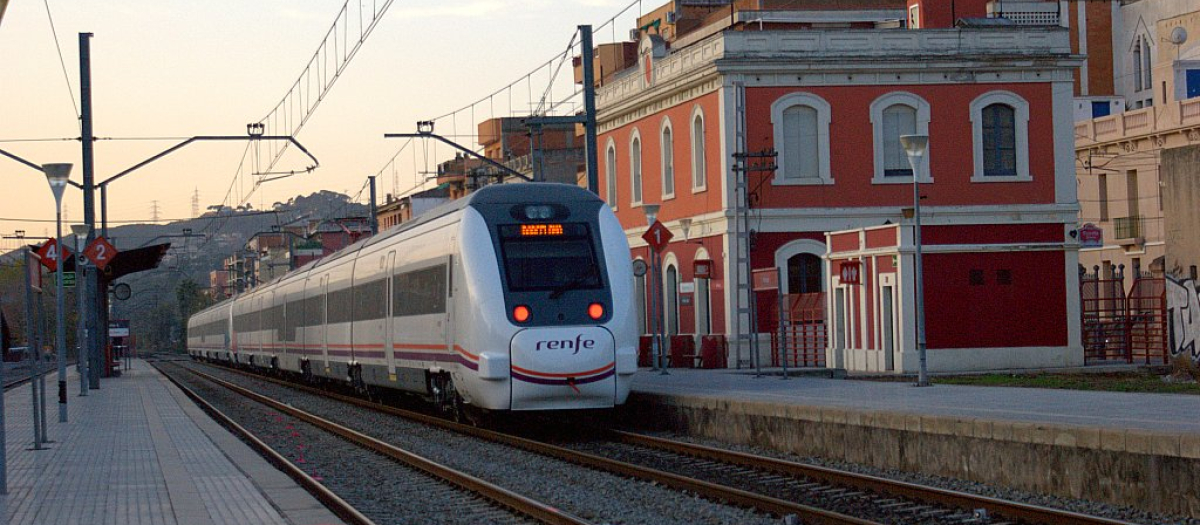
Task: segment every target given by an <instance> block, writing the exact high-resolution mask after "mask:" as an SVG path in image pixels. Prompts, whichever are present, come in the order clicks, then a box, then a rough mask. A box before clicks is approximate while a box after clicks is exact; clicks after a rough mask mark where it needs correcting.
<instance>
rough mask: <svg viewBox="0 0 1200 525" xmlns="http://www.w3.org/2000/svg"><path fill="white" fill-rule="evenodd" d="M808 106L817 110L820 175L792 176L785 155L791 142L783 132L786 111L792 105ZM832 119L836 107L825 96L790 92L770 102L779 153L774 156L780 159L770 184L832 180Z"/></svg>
mask: <svg viewBox="0 0 1200 525" xmlns="http://www.w3.org/2000/svg"><path fill="white" fill-rule="evenodd" d="M794 106H807V107H809V108H812V109H813V110H815V111H816V112H817V156H818V159H817V176H816V177H801V178H796V179H789V178H787V177H786V176H785V174H786V173H787V165H786V163H785V162H784V159H786V158H787V155H786V154H785V149H786V148H788V145H787V144H786V143H784V142H783V141H782V138H783V136H784V130H783V112H784V111H785V110H787V109H788V108H790V107H794ZM832 121H833V109H832V107H831V106H830V105H829V103H828V102H826V101H825V99H823V98H821V97H819V96H817V95H814V94H812V93H789V94H787V95H784V96H782V97H779V99H778V100H776V101H775V102H773V103H772V104H771V125H772V133H774V136H775V151H777V152H779V155H778V156H777V157H775V159H776V161H777V162H778V167H777V168H776V169H775V177H774V178H773V179H772V180H771V184H772V185H775V186H812V185H821V184H833V174H832V172H831V171H830V168H829V126H830V124H831V123H832Z"/></svg>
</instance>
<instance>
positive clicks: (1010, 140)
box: [983, 104, 1017, 177]
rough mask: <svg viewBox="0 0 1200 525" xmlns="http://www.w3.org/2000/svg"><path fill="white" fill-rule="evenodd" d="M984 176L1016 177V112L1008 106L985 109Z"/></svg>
mask: <svg viewBox="0 0 1200 525" xmlns="http://www.w3.org/2000/svg"><path fill="white" fill-rule="evenodd" d="M983 174H984V175H986V176H989V177H991V176H997V175H999V176H1010V177H1011V176H1016V174H1017V141H1016V111H1015V110H1014V109H1013V108H1012V106H1009V105H1007V104H992V105H989V106H987V107H985V108H983Z"/></svg>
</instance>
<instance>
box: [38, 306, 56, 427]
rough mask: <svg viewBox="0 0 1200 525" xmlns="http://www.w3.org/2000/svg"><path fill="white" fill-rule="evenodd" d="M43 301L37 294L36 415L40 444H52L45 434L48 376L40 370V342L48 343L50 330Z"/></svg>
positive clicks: (41, 345)
mask: <svg viewBox="0 0 1200 525" xmlns="http://www.w3.org/2000/svg"><path fill="white" fill-rule="evenodd" d="M45 299H46V296H45V294H44V293H38V294H37V300H38V304H37V312H38V314H37V315H38V331H37V333H38V339H37V340H38V353H37V360H38V366H37V369H38V376H37V382H38V414H39V416H38V421H39V422H40V423H41V426H42V443H53V441H50V434H49V433H47V432H46V376H47V375H49V374H43V373H41V370H42V365H41V362H42V347H43V346H44V345H43V344H42V341H49V339H50V336H49V335H48V334H49V333H50V329H49V328H48V327H47V326H46V322H47V318H48V317H50V316H48V315H46V300H45Z"/></svg>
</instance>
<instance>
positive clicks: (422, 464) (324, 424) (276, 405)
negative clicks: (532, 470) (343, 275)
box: [185, 368, 591, 525]
mask: <svg viewBox="0 0 1200 525" xmlns="http://www.w3.org/2000/svg"><path fill="white" fill-rule="evenodd" d="M185 370H187V371H188V372H191V373H192V374H195V375H196V376H198V377H201V378H204V379H205V380H208V381H210V382H212V383H214V384H217V385H220V386H223V387H225V388H228V389H229V390H231V391H233V392H236V393H238V394H240V395H242V396H245V397H247V398H249V399H252V400H254V401H257V402H259V403H262V404H264V405H267V406H269V407H271V408H272V409H275V410H278V411H280V412H283V413H286V414H288V415H291V416H292V417H295V418H297V419H300V420H302V421H305V422H307V423H309V424H312V425H314V426H317V427H319V428H321V429H324V430H326V431H328V432H330V433H332V434H334V435H337V436H338V437H341V438H343V439H346V440H348V441H351V442H353V443H355V444H357V445H359V446H361V447H363V448H366V449H369V450H372V451H375V452H378V453H380V454H383V455H384V456H387V457H390V458H392V459H395V460H397V461H400V462H403V463H405V464H407V465H409V466H411V467H413V468H416V469H418V470H421V471H424V472H426V473H429V474H431V475H433V476H435V477H437V478H439V479H442V480H445V481H448V482H450V483H452V484H454V485H457V486H459V487H462V488H464V489H466V490H468V491H470V492H473V493H476V494H479V495H480V496H482V497H484V498H486V499H488V500H491V501H493V502H495V503H497V504H499V505H502V506H504V507H508V508H509V509H512V510H514V511H516V512H518V513H521V514H524V515H526V516H530V517H532V518H534V519H536V520H538V521H541V522H543V523H547V524H551V525H591V522H589V521H586V520H584V519H582V518H579V517H577V516H573V515H571V514H569V513H567V512H565V511H562V510H560V509H557V508H555V507H553V506H550V505H547V504H544V503H542V502H539V501H536V500H533V499H531V498H527V497H525V496H522V495H520V494H517V493H515V492H512V491H510V490H508V489H505V488H503V487H500V486H499V485H495V484H493V483H490V482H488V481H484V480H482V479H480V478H477V477H475V476H472V475H470V474H466V473H464V472H461V471H458V470H455V469H452V468H450V467H447V466H445V465H442V464H439V463H436V462H433V461H430V460H428V459H425V458H423V457H421V456H418V455H416V454H413V453H411V452H408V451H406V450H403V449H401V448H399V447H396V446H394V445H391V444H389V443H385V442H383V441H380V440H378V439H375V438H373V437H370V436H368V435H366V434H363V433H361V432H358V431H356V430H354V429H351V428H347V427H344V426H342V425H339V424H337V423H334V422H332V421H329V420H328V419H325V418H322V417H320V416H317V415H314V414H310V413H308V412H305V411H303V410H300V409H298V408H295V407H292V406H291V405H287V404H284V403H280V402H279V401H276V400H274V399H271V398H269V397H267V396H264V395H262V394H259V393H256V392H253V391H251V390H248V389H246V388H242V387H240V386H237V385H234V384H232V383H229V382H228V381H224V380H222V379H219V378H216V377H213V376H211V375H208V374H205V373H203V372H199V371H196V370H191V369H188V368H185ZM255 377H260V376H255Z"/></svg>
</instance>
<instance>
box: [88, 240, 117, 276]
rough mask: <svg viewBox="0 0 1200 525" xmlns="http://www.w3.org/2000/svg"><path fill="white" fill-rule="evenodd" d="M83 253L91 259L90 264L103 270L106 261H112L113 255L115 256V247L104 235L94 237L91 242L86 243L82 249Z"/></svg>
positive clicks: (106, 264) (106, 263)
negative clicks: (85, 246)
mask: <svg viewBox="0 0 1200 525" xmlns="http://www.w3.org/2000/svg"><path fill="white" fill-rule="evenodd" d="M83 255H84V256H86V257H87V258H88V260H89V261H92V264H94V265H96V267H97V268H99V269H101V270H103V269H104V267H105V266H108V263H110V262H112V260H113V257H116V256H117V248H116V247H115V246H113V245H112V244H110V243H109V242H108V241H107V240H105V239H104V237H96V238H95V239H94V240H93V241H92V242H90V243H88V245H87V248H85V249H84V250H83Z"/></svg>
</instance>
